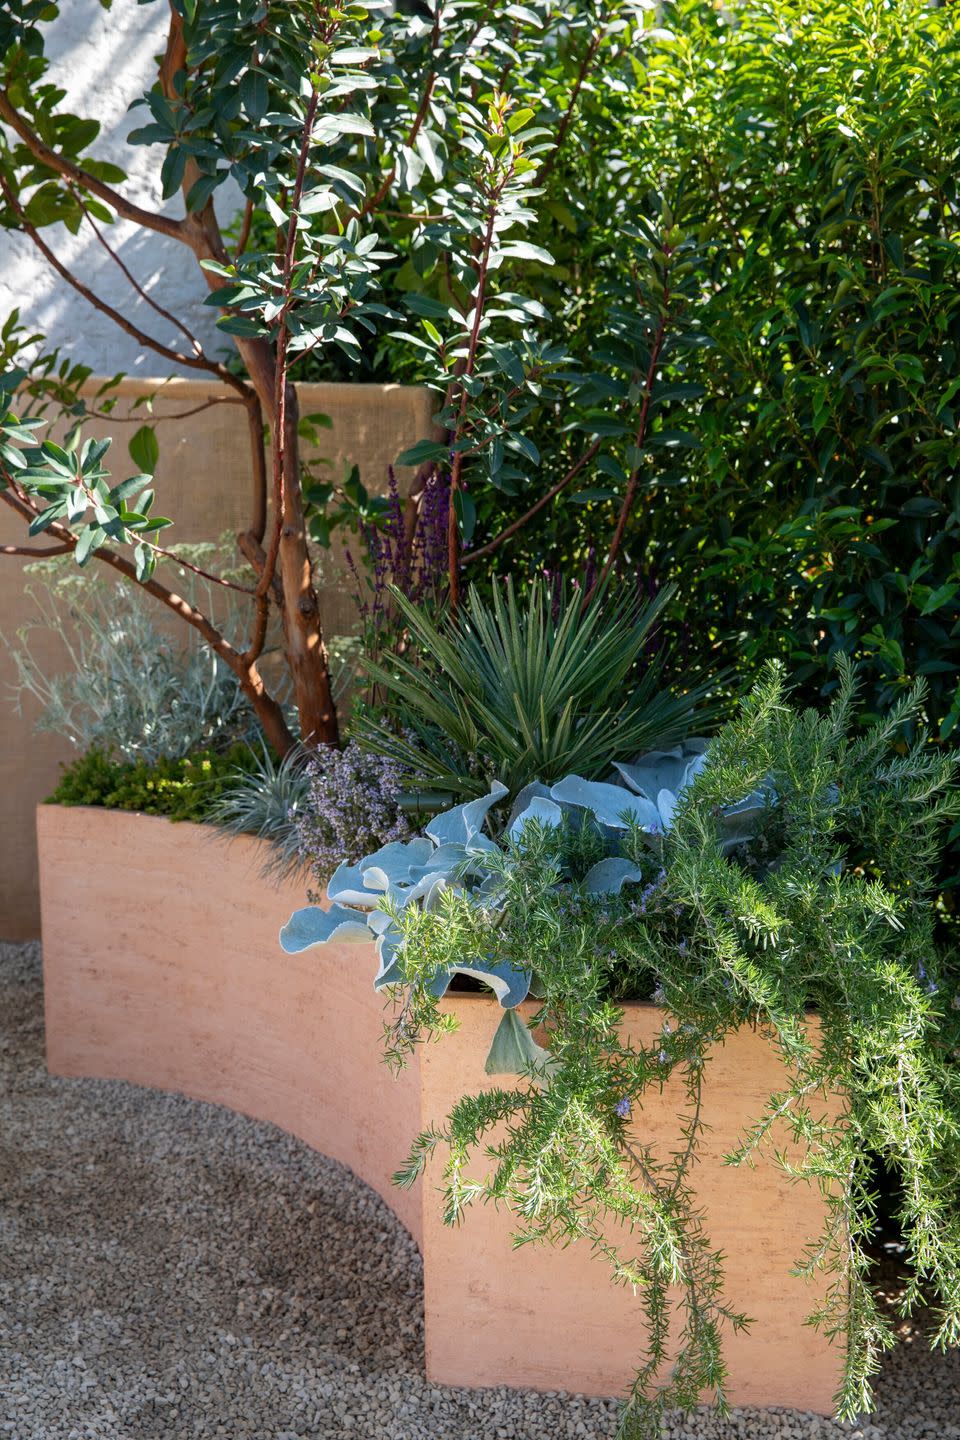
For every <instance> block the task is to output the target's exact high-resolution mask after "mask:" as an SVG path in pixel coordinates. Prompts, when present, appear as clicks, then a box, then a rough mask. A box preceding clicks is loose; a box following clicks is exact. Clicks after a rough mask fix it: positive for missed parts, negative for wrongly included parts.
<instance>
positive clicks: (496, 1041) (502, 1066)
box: [483, 1010, 553, 1075]
mask: <svg viewBox="0 0 960 1440" xmlns="http://www.w3.org/2000/svg"><path fill="white" fill-rule="evenodd" d="M552 1063H553V1062H552V1061H551V1058H550V1052H549V1050H544V1048H543V1046H542V1045H538V1044H537V1042H536V1040H534V1038H533V1032H532V1031H531V1029H530V1027H529V1025H527V1024H526V1023H525V1022H524V1020H523V1018H522V1017H521V1016H520V1015H518V1014H517V1012H516V1010H508V1011H507V1013H506V1014H505V1015H504V1017H503V1019H502V1020H501V1021H500V1024H499V1025H498V1026H497V1029H496V1033H495V1035H494V1037H493V1042H492V1044H491V1046H490V1053H489V1055H488V1056H487V1060H486V1064H485V1065H484V1067H483V1068H484V1069H485V1070H486V1072H487V1074H488V1075H523V1074H526V1073H527V1072H528V1071H529V1070H530V1069H531V1067H533V1068H534V1069H537V1070H545V1069H549V1067H550V1066H551V1064H552Z"/></svg>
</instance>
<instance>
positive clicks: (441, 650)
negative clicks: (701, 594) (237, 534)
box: [359, 577, 709, 800]
mask: <svg viewBox="0 0 960 1440" xmlns="http://www.w3.org/2000/svg"><path fill="white" fill-rule="evenodd" d="M671 593H672V592H670V591H668V590H665V591H663V592H661V594H660V595H659V596H658V597H657V598H656V599H655V600H653V601H651V602H649V603H647V604H642V603H640V601H639V600H638V599H636V598H634V597H633V596H628V595H627V594H626V593H625V592H621V593H620V594H617V595H615V594H613V593H612V592H611V591H609V590H604V589H602V588H599V587H598V588H595V589H594V590H593V592H592V593H591V594H588V595H587V596H586V597H584V596H582V595H581V594H580V593H579V592H577V591H576V590H574V591H571V592H570V593H568V592H567V591H566V590H565V589H561V590H560V591H558V592H556V593H555V592H554V591H553V590H552V588H551V587H550V586H549V585H548V584H547V583H546V582H545V581H544V580H543V579H542V578H541V577H536V578H535V579H534V580H533V581H532V582H531V584H530V586H529V590H528V593H527V595H526V596H525V597H524V598H520V597H519V596H518V595H517V593H516V591H515V588H514V585H513V582H512V580H510V579H508V580H507V581H506V583H505V585H504V586H503V588H502V589H501V588H500V587H495V588H494V590H493V592H492V594H491V595H490V597H489V599H486V598H485V597H484V596H483V595H481V593H480V592H479V591H478V590H477V589H476V588H474V587H473V586H471V587H470V590H469V591H468V593H467V600H466V604H465V605H464V607H463V609H462V611H460V612H458V614H457V615H456V617H454V618H453V619H449V618H448V619H446V620H435V619H433V618H432V617H431V616H429V615H428V614H426V613H425V612H424V611H422V610H419V609H418V608H417V607H416V606H415V605H413V604H411V603H410V602H409V601H408V600H407V599H406V598H405V597H404V596H403V595H401V594H400V593H399V592H398V591H396V590H395V591H394V592H393V594H394V599H395V602H396V605H397V608H398V610H399V611H400V613H401V615H402V617H403V620H404V621H405V622H406V624H407V626H408V627H409V630H410V634H411V637H412V640H413V643H414V645H415V646H416V654H417V663H416V664H413V663H412V662H411V661H410V660H409V659H406V658H404V657H403V656H400V655H397V656H390V657H383V658H381V659H379V660H373V659H369V658H368V659H367V661H366V665H365V668H366V670H367V672H368V673H369V674H370V675H371V676H372V678H373V679H374V680H375V681H376V682H377V685H378V686H379V687H380V690H381V692H382V693H383V694H384V696H385V699H386V711H387V714H388V715H389V716H392V718H393V719H394V720H395V721H396V729H397V731H399V732H400V733H394V732H393V731H391V730H388V729H387V728H385V727H384V726H383V725H382V724H381V723H378V722H376V721H373V720H370V719H367V720H364V719H361V721H360V725H359V733H360V736H361V738H362V741H363V743H364V744H365V745H366V746H367V747H368V748H369V749H371V750H374V751H376V752H378V753H381V754H383V755H386V756H389V757H390V759H392V760H393V761H395V762H396V763H397V765H398V766H399V767H400V769H401V770H402V772H403V773H404V775H405V777H406V780H407V783H408V784H409V785H411V786H412V787H415V788H419V787H422V788H423V789H424V790H426V791H428V792H429V791H431V790H433V791H439V792H443V793H445V794H449V795H451V796H454V797H456V798H457V799H463V800H467V799H470V798H474V797H478V796H481V795H484V794H485V793H486V792H487V790H488V789H489V786H490V781H491V780H498V781H500V782H502V783H503V784H504V785H506V787H507V790H508V791H509V792H510V794H516V793H517V792H518V791H520V790H522V789H523V787H524V786H525V785H527V784H529V783H530V782H531V781H534V780H540V781H545V782H548V781H551V780H559V779H560V778H561V776H563V775H565V774H567V773H569V772H570V771H574V770H575V771H577V772H578V773H579V774H582V775H585V776H588V777H592V776H597V775H600V774H602V773H603V772H605V771H606V770H608V769H609V767H610V764H611V762H613V761H615V760H618V759H627V758H630V759H632V758H633V757H634V756H635V755H636V754H637V753H638V752H639V751H641V750H645V749H649V748H650V747H651V746H653V745H655V744H666V745H670V744H673V743H674V742H676V741H677V740H681V739H683V737H684V736H685V735H688V734H689V733H690V731H691V730H692V729H693V728H694V727H695V726H696V724H697V723H698V722H702V721H703V720H705V719H707V718H709V717H708V714H707V711H706V709H705V708H704V701H705V698H706V695H707V691H708V687H706V686H700V687H696V688H692V689H690V690H689V691H688V692H687V693H677V694H673V693H671V691H670V690H669V689H668V688H667V685H666V681H665V677H664V655H663V654H662V653H655V639H654V630H655V627H656V624H657V621H658V618H659V616H660V614H661V611H662V610H663V607H664V604H665V603H666V602H667V601H668V600H669V599H670V596H671ZM698 705H699V706H700V707H701V708H700V709H699V710H698V708H697V707H698Z"/></svg>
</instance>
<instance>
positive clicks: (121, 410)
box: [0, 380, 433, 940]
mask: <svg viewBox="0 0 960 1440" xmlns="http://www.w3.org/2000/svg"><path fill="white" fill-rule="evenodd" d="M160 385H161V382H159V381H141V380H126V381H123V382H122V384H121V387H120V391H119V394H120V396H121V399H120V401H119V403H118V405H117V408H116V410H115V411H114V413H113V415H112V416H111V417H110V419H109V420H105V421H91V422H90V423H89V424H88V425H87V426H86V427H85V432H84V433H85V434H91V435H111V436H112V437H113V440H114V445H113V448H112V449H111V451H110V454H109V456H108V464H109V465H110V469H111V472H112V473H113V474H114V475H116V476H117V477H118V478H120V477H122V476H124V475H128V474H132V473H133V472H134V471H135V469H136V467H135V466H134V465H133V463H132V461H131V460H130V458H129V456H128V454H127V440H128V439H129V437H130V435H132V434H133V432H134V431H135V430H136V429H137V427H138V426H139V425H141V424H143V423H144V421H146V420H148V419H150V418H151V417H150V415H149V413H148V412H147V411H146V409H144V408H143V407H140V408H134V404H135V401H136V400H137V398H138V397H142V396H143V395H146V394H156V395H157V399H156V400H155V402H154V406H153V418H155V419H157V420H158V422H159V423H158V427H157V435H158V438H159V441H160V463H159V465H158V467H157V473H156V482H157V483H156V489H157V511H158V513H161V514H164V515H169V516H170V517H171V519H173V520H175V522H176V525H175V527H174V528H172V529H170V530H168V531H167V532H166V533H165V536H164V538H165V540H166V542H167V544H168V545H169V546H170V547H171V548H175V546H176V542H177V541H178V540H183V541H187V540H214V539H216V538H217V537H218V536H219V535H220V534H221V533H222V532H223V531H224V530H231V531H233V530H240V529H245V528H246V526H247V524H248V515H247V511H248V497H249V491H250V481H249V475H250V463H249V453H248V451H247V448H246V421H245V416H244V413H243V411H242V409H241V408H240V407H239V406H238V405H235V404H225V403H217V404H215V405H213V406H211V407H210V408H208V409H204V410H202V411H200V413H198V414H194V415H191V416H189V417H187V418H173V417H175V416H177V415H178V414H180V413H181V412H183V411H186V410H192V409H194V408H195V407H196V406H198V405H202V404H204V402H205V401H206V400H208V399H215V398H216V399H219V398H220V397H223V396H228V395H229V394H230V392H229V391H228V390H226V389H225V388H224V387H221V386H219V385H217V384H212V385H211V384H207V383H206V382H205V381H196V380H171V381H166V382H163V384H162V389H158V387H159V386H160ZM299 389H300V402H301V410H302V413H303V414H312V413H314V412H318V411H319V412H322V413H324V414H326V415H329V416H330V417H331V419H332V421H333V428H332V429H331V430H324V431H322V432H321V435H322V444H321V446H320V450H319V453H320V455H321V456H323V457H324V458H326V459H328V460H330V461H331V462H332V469H331V470H328V471H324V472H323V473H324V474H325V475H326V474H332V475H333V476H335V477H336V478H338V479H339V478H341V477H342V474H343V465H344V463H345V462H347V463H350V464H356V465H359V467H360V474H361V478H362V480H363V482H364V484H365V485H366V486H367V487H368V488H369V489H370V490H382V489H383V488H384V487H385V484H386V471H387V466H388V465H389V464H390V463H391V462H392V461H393V459H394V458H395V456H396V455H397V454H398V452H399V451H400V450H402V449H403V448H404V447H405V446H408V445H412V444H413V443H414V441H416V440H418V439H420V438H422V437H423V436H424V435H427V434H428V433H430V415H431V411H432V403H433V402H432V398H431V396H430V394H429V392H427V391H425V390H418V389H413V388H408V387H402V386H398V385H387V386H382V385H333V384H331V385H303V386H300V387H299ZM125 416H127V417H132V420H131V423H122V422H123V419H124V417H125ZM164 417H167V418H164ZM11 543H12V544H23V543H24V532H23V529H22V528H21V527H20V524H19V521H18V520H17V517H16V516H14V515H13V514H12V512H9V511H8V510H7V507H6V506H3V505H0V544H11ZM26 563H27V562H25V561H23V560H21V559H19V558H16V557H12V556H0V636H2V637H3V639H4V640H5V641H8V640H9V639H11V638H12V637H13V636H14V635H15V633H16V631H17V628H18V627H19V626H20V625H22V624H23V623H24V621H26V620H27V619H28V618H30V615H31V614H32V610H31V607H30V605H29V602H28V601H27V599H26V598H25V596H24V593H23V580H24V576H23V567H24V565H25V564H26ZM321 578H322V580H323V583H322V584H321V586H320V591H321V601H322V603H323V606H324V616H325V623H326V625H327V628H328V632H329V633H330V634H338V633H345V632H346V631H348V630H349V629H350V628H352V620H353V615H354V607H353V604H352V601H351V600H350V599H349V591H350V589H351V588H352V582H349V581H346V582H345V579H344V576H343V573H342V569H341V567H340V566H339V565H338V564H337V562H336V556H334V557H333V558H332V559H331V560H326V559H325V561H324V567H323V574H322V577H321ZM158 613H162V610H161V607H158ZM42 639H43V643H42V644H35V646H34V650H35V653H36V654H37V656H38V658H40V659H41V660H42V661H43V662H45V663H49V664H50V665H51V666H52V667H53V668H54V669H55V670H56V669H62V668H64V665H63V661H64V649H63V643H62V641H61V640H60V639H59V638H58V637H57V636H54V635H49V634H48V635H45V636H43V637H42ZM14 676H15V672H14V668H13V666H12V664H11V661H10V658H9V654H8V647H7V645H6V644H0V938H3V939H11V940H13V939H21V938H24V937H28V936H33V935H37V934H38V933H39V924H40V913H39V901H38V895H37V856H36V839H35V835H34V807H35V806H36V804H37V802H38V801H40V800H42V799H43V798H44V797H45V796H46V795H48V794H49V793H50V791H51V789H52V788H53V787H54V785H55V784H56V781H57V776H58V773H59V766H60V763H61V762H62V761H63V760H65V759H68V758H69V757H70V756H71V754H72V753H73V751H72V747H71V746H70V745H69V743H68V742H67V741H66V740H64V739H62V738H61V737H59V736H56V735H47V734H42V735H38V734H36V733H35V732H34V721H35V719H36V708H35V707H32V705H31V703H27V704H25V706H24V713H23V715H22V716H20V715H18V714H17V712H16V710H15V708H14V706H13V705H12V704H11V703H10V699H9V697H10V693H11V691H10V686H11V684H12V682H13V680H14ZM78 863H83V864H86V863H90V861H89V860H87V859H84V860H83V861H82V862H80V861H78Z"/></svg>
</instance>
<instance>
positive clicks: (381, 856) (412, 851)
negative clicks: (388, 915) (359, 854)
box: [359, 835, 434, 883]
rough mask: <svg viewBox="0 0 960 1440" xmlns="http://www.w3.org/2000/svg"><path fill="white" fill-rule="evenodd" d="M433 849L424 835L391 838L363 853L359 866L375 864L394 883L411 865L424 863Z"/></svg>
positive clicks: (369, 866) (370, 866)
mask: <svg viewBox="0 0 960 1440" xmlns="http://www.w3.org/2000/svg"><path fill="white" fill-rule="evenodd" d="M433 850H434V846H433V841H432V840H429V839H428V838H427V837H426V836H425V835H416V836H415V837H414V838H413V839H412V840H391V841H390V843H389V844H388V845H381V846H380V849H379V850H374V851H373V852H372V853H371V854H370V855H365V856H364V857H363V859H362V860H361V861H360V863H359V868H360V869H361V870H369V869H371V868H372V867H373V866H376V867H377V868H378V869H380V870H383V871H385V872H386V873H387V874H388V875H389V876H390V877H391V880H392V882H394V883H396V882H397V881H399V880H401V879H402V878H403V876H404V875H405V874H406V873H407V872H408V871H409V869H410V867H411V865H425V864H426V863H427V861H428V860H429V859H430V856H431V855H432V854H433Z"/></svg>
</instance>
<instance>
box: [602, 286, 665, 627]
mask: <svg viewBox="0 0 960 1440" xmlns="http://www.w3.org/2000/svg"><path fill="white" fill-rule="evenodd" d="M669 303H670V292H669V288H668V286H667V285H666V284H665V285H664V297H663V304H664V310H663V313H662V314H661V316H660V320H659V322H658V324H657V329H656V332H655V334H654V338H653V344H652V346H651V347H650V363H649V364H648V366H647V374H646V379H645V380H644V386H643V401H642V403H641V406H640V419H639V420H638V422H637V432H636V436H635V439H634V450H636V451H639V450H641V449H642V448H643V443H644V441H645V440H646V438H647V422H648V420H649V417H650V404H651V401H652V399H653V387H654V382H655V381H656V376H657V364H658V362H659V359H660V352H661V350H662V349H663V342H664V338H665V336H666V333H667V307H668V305H669ZM639 484H640V464H639V458H638V459H637V461H636V462H635V463H634V466H633V469H632V471H631V473H630V479H629V480H628V481H627V488H626V490H625V492H624V496H623V504H622V505H621V507H620V514H619V516H618V517H617V526H616V529H615V530H614V532H613V539H612V540H611V542H610V549H609V550H608V552H607V558H606V561H605V563H604V566H603V569H602V571H601V572H600V574H599V576H598V577H597V579H596V581H595V582H594V584H593V586H592V587H591V589H590V592H589V594H588V595H587V596H586V597H585V599H584V604H587V602H588V601H589V600H590V599H591V598H592V596H593V594H594V592H595V591H596V590H597V589H598V587H599V586H601V585H603V584H605V583H606V581H607V579H608V577H609V575H610V571H611V570H612V569H613V566H614V564H615V562H616V558H617V555H618V554H619V553H620V546H621V545H622V543H623V536H624V532H625V531H626V528H627V521H628V520H629V518H630V511H631V510H632V509H633V502H634V500H635V498H636V494H637V487H638V485H639Z"/></svg>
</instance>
